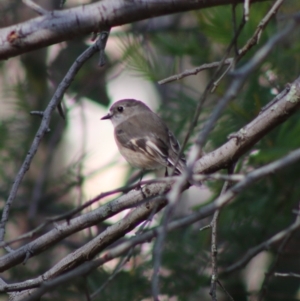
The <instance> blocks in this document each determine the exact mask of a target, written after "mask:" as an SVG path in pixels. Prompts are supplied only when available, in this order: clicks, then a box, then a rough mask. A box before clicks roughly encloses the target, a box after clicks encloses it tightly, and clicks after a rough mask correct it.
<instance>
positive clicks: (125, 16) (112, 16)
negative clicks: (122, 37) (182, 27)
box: [0, 0, 266, 60]
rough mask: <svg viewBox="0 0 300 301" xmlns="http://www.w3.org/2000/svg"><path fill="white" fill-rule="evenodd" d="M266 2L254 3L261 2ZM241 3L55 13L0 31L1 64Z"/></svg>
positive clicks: (108, 6) (134, 2)
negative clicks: (116, 30) (88, 37)
mask: <svg viewBox="0 0 300 301" xmlns="http://www.w3.org/2000/svg"><path fill="white" fill-rule="evenodd" d="M261 1H266V0H253V1H252V2H261ZM233 2H234V3H237V2H239V3H242V2H243V0H211V1H206V0H201V1H192V0H188V1H187V0H165V1H161V0H131V1H129V2H128V1H120V0H119V1H111V0H102V1H98V2H96V3H92V4H86V5H82V6H79V7H75V8H71V9H64V10H54V11H51V12H50V13H48V14H46V15H43V16H41V17H37V18H34V19H32V20H29V21H26V22H23V23H19V24H17V25H13V26H9V27H6V28H1V29H0V60H3V59H8V58H9V57H12V56H16V55H19V54H22V53H25V52H28V51H31V50H34V49H38V48H41V47H45V46H49V45H52V44H55V43H59V42H62V41H65V40H68V39H72V38H74V37H78V36H82V35H85V34H89V33H91V32H98V31H101V30H103V29H106V28H107V27H109V28H111V27H114V26H119V25H123V24H128V23H132V22H135V21H139V20H144V19H147V18H153V17H155V16H162V15H167V14H171V13H176V12H184V11H189V10H195V9H202V8H207V7H212V6H217V5H225V4H231V3H233Z"/></svg>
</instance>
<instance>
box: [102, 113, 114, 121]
mask: <svg viewBox="0 0 300 301" xmlns="http://www.w3.org/2000/svg"><path fill="white" fill-rule="evenodd" d="M111 117H112V114H111V113H108V114H107V115H105V116H103V117H102V118H101V120H105V119H110V118H111Z"/></svg>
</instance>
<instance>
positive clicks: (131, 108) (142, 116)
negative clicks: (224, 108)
mask: <svg viewBox="0 0 300 301" xmlns="http://www.w3.org/2000/svg"><path fill="white" fill-rule="evenodd" d="M106 119H109V120H111V122H112V124H113V126H114V138H115V141H116V144H117V146H118V149H119V151H120V153H121V155H122V156H123V157H124V158H125V159H126V161H127V162H128V163H129V164H130V165H132V166H133V167H137V168H140V169H142V170H154V169H159V168H162V167H165V168H166V173H165V175H166V176H168V169H167V168H168V167H169V168H174V174H175V175H179V174H181V173H182V172H183V170H184V169H185V166H186V160H185V157H184V155H181V156H180V158H178V155H179V153H180V145H179V143H178V141H177V139H176V138H175V136H174V135H173V133H172V132H171V131H170V130H169V128H168V127H167V125H166V124H165V123H164V121H163V120H162V119H161V118H160V117H159V116H158V115H156V114H155V113H154V112H153V111H151V109H150V108H149V107H148V106H147V105H146V104H145V103H143V102H142V101H139V100H136V99H122V100H119V101H117V102H115V103H114V104H113V105H112V106H111V107H110V109H109V113H108V114H107V115H105V116H103V117H102V118H101V120H106Z"/></svg>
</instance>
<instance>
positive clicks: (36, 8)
mask: <svg viewBox="0 0 300 301" xmlns="http://www.w3.org/2000/svg"><path fill="white" fill-rule="evenodd" d="M22 1H23V3H24V4H25V5H27V6H28V7H30V8H31V9H32V10H33V11H35V12H36V13H38V14H39V15H42V16H43V15H47V14H49V11H48V10H46V9H44V8H42V7H41V6H40V5H38V4H36V3H34V2H33V1H32V0H22Z"/></svg>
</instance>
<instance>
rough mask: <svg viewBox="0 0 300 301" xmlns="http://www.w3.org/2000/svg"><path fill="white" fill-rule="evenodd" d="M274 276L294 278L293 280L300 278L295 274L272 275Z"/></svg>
mask: <svg viewBox="0 0 300 301" xmlns="http://www.w3.org/2000/svg"><path fill="white" fill-rule="evenodd" d="M274 276H276V277H295V278H300V274H296V273H274Z"/></svg>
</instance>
